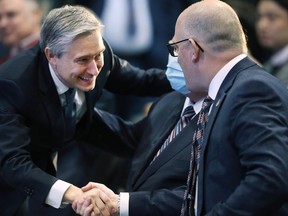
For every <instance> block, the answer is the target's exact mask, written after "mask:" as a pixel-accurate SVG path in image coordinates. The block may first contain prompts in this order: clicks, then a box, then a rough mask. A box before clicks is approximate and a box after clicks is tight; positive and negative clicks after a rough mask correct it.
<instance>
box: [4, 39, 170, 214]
mask: <svg viewBox="0 0 288 216" xmlns="http://www.w3.org/2000/svg"><path fill="white" fill-rule="evenodd" d="M104 59H105V64H104V67H103V69H102V71H101V73H100V74H99V76H98V77H97V81H96V87H95V88H94V89H93V90H92V91H89V92H86V93H85V97H86V103H87V111H86V113H85V115H84V116H83V117H82V119H81V120H80V122H79V123H78V124H77V133H76V136H75V140H73V141H71V142H69V143H65V142H64V137H63V135H64V126H65V125H64V124H65V123H64V117H63V114H62V108H61V104H60V100H59V96H58V93H57V90H56V87H55V84H54V82H53V80H52V77H51V75H50V71H49V67H48V62H47V59H46V57H45V55H44V54H43V53H42V52H41V51H40V49H39V47H38V46H36V47H34V48H33V49H31V50H28V51H26V52H25V53H23V54H20V55H18V56H16V57H14V58H13V59H11V60H10V61H8V62H6V63H4V64H3V65H1V66H0V131H1V136H0V209H1V215H5V216H6V215H8V216H10V215H13V214H14V213H15V211H16V210H17V209H18V208H19V206H21V203H23V201H24V199H25V198H26V196H29V197H30V201H31V202H32V203H33V202H34V203H36V204H35V205H36V206H40V205H44V201H45V198H46V196H47V194H48V192H49V190H50V188H51V186H52V185H53V184H54V183H55V181H56V180H57V178H56V177H54V176H55V170H53V166H52V163H51V154H52V153H53V152H54V151H58V152H59V154H60V153H61V151H62V149H65V148H69V146H70V145H71V146H72V145H74V144H75V142H76V143H77V142H86V141H87V140H89V137H90V135H91V136H93V135H94V134H95V131H91V130H92V129H93V124H94V123H95V121H94V116H95V114H94V107H95V103H96V101H97V100H98V98H99V97H100V95H101V92H102V88H103V87H104V85H105V84H106V80H107V79H108V77H109V76H110V77H109V81H108V83H107V88H110V89H113V85H112V86H110V87H109V82H112V83H113V82H118V83H122V84H123V85H122V89H121V93H125V92H126V93H127V92H130V91H131V90H133V89H134V90H135V91H134V93H137V94H145V91H146V90H147V92H146V93H147V94H150V93H152V94H158V93H159V94H161V91H162V92H163V89H161V87H160V86H161V84H160V85H159V81H160V83H161V80H162V81H163V82H162V84H163V86H164V89H165V88H166V87H168V88H170V85H169V82H168V81H167V79H166V78H165V73H164V72H163V71H161V70H153V69H151V70H149V71H147V73H146V72H145V71H144V70H140V69H137V68H134V67H132V66H131V65H129V64H128V63H127V62H126V61H123V60H120V59H118V57H117V56H114V55H113V53H112V51H111V49H109V46H108V45H107V44H106V50H105V53H104ZM121 74H122V76H121ZM125 76H126V78H127V79H125ZM119 77H121V79H119ZM153 77H154V78H155V79H154V78H153ZM131 80H135V83H136V84H130V82H131ZM153 83H154V84H153ZM150 84H151V86H154V87H155V88H156V89H154V90H153V88H151V86H150ZM165 86H166V87H165ZM148 87H149V88H148ZM145 89H146V90H145ZM157 89H160V92H158V93H156V92H157V91H158V90H157ZM118 90H119V89H118ZM126 90H127V91H126ZM115 91H117V89H116V90H115ZM149 91H150V93H149ZM164 91H165V90H164ZM132 93H133V92H132ZM96 132H97V131H96ZM90 140H91V142H90V143H92V144H94V145H97V146H101V143H96V142H95V141H93V139H90ZM126 147H127V148H125V146H122V147H119V146H113V150H114V152H115V153H118V154H120V153H121V152H123V153H122V156H132V154H133V152H134V149H133V147H132V148H131V146H126ZM111 148H112V147H111ZM111 148H108V149H109V150H110V149H111ZM120 148H121V150H123V151H120ZM71 159H72V160H73V158H70V159H69V160H71ZM74 159H75V158H74ZM66 163H67V162H66ZM78 169H81V167H73V169H71V167H70V172H74V173H75V171H77V170H78ZM75 178H77V176H75ZM73 183H74V182H73ZM86 183H87V182H86ZM81 186H82V185H81Z"/></svg>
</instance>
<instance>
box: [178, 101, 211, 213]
mask: <svg viewBox="0 0 288 216" xmlns="http://www.w3.org/2000/svg"><path fill="white" fill-rule="evenodd" d="M212 103H213V100H212V99H211V98H210V97H209V96H207V97H206V98H205V99H204V101H203V105H202V109H201V111H200V113H199V117H198V121H197V127H196V130H195V132H194V135H193V140H192V149H191V160H190V169H189V174H188V179H187V189H186V191H185V194H184V203H183V206H182V209H181V216H188V215H189V216H191V215H194V212H195V211H194V201H195V199H194V197H195V189H196V180H197V175H198V170H199V161H200V153H201V146H202V143H203V138H204V129H205V127H206V123H207V122H208V117H209V110H210V107H211V105H212Z"/></svg>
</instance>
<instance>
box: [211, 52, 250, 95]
mask: <svg viewBox="0 0 288 216" xmlns="http://www.w3.org/2000/svg"><path fill="white" fill-rule="evenodd" d="M246 56H247V55H246V54H240V55H238V56H236V57H235V58H233V59H232V60H231V61H229V62H228V63H227V64H226V65H225V66H224V67H223V68H221V69H220V70H219V71H218V73H217V74H216V75H215V76H214V78H213V79H212V81H211V83H210V85H209V90H208V95H209V96H210V97H211V98H212V99H213V100H215V98H216V95H217V93H218V91H219V89H220V86H221V84H222V82H223V81H224V79H225V77H226V76H227V74H228V73H229V71H230V70H231V69H232V68H233V67H234V66H235V65H236V64H237V63H238V62H239V61H241V60H242V59H244V58H245V57H246Z"/></svg>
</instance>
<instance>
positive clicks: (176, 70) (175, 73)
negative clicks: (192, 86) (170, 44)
mask: <svg viewBox="0 0 288 216" xmlns="http://www.w3.org/2000/svg"><path fill="white" fill-rule="evenodd" d="M177 59H178V57H173V56H171V55H169V58H168V64H167V70H166V76H167V79H168V80H169V82H170V85H171V87H172V88H173V89H174V90H175V91H178V92H180V93H182V94H184V95H186V94H188V93H189V92H190V91H189V90H188V89H187V87H186V82H185V78H184V73H183V71H182V69H181V67H180V65H179V63H178V61H177Z"/></svg>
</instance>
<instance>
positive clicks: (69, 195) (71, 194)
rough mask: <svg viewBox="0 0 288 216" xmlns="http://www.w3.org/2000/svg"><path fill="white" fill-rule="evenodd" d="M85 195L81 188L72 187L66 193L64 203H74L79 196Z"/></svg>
mask: <svg viewBox="0 0 288 216" xmlns="http://www.w3.org/2000/svg"><path fill="white" fill-rule="evenodd" d="M82 195H83V192H82V190H81V189H80V188H78V187H76V186H74V185H71V186H70V187H69V188H68V189H67V190H66V192H65V193H64V196H63V202H68V203H70V204H71V203H73V201H74V200H75V199H76V198H77V197H79V196H82Z"/></svg>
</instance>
